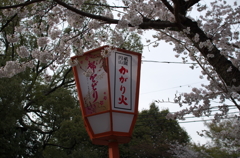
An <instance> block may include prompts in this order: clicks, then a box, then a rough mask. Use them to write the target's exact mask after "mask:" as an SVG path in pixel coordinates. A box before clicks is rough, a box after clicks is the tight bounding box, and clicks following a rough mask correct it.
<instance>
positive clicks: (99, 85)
mask: <svg viewBox="0 0 240 158" xmlns="http://www.w3.org/2000/svg"><path fill="white" fill-rule="evenodd" d="M78 60H79V66H78V71H79V72H78V74H79V80H80V81H81V82H82V83H84V84H81V92H82V100H83V104H84V107H85V109H84V111H85V114H86V115H90V114H94V113H98V112H102V111H106V110H108V109H109V104H110V103H109V99H108V88H107V86H106V85H107V83H108V81H107V73H106V71H105V70H104V68H103V67H104V62H103V60H102V57H101V54H100V53H98V52H96V53H92V54H88V55H85V56H81V57H79V58H78Z"/></svg>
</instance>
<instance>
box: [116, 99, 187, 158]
mask: <svg viewBox="0 0 240 158" xmlns="http://www.w3.org/2000/svg"><path fill="white" fill-rule="evenodd" d="M167 114H168V110H162V111H160V110H159V108H158V107H157V106H156V105H155V103H152V104H151V105H150V109H149V110H143V111H142V112H140V113H139V116H138V119H137V122H136V126H135V128H134V133H133V138H132V140H131V142H130V143H129V144H124V145H122V146H121V149H122V151H121V157H126V158H127V157H131V158H135V157H136V158H137V157H139V158H143V157H146V158H157V157H165V158H166V157H172V156H173V155H171V153H170V152H169V149H170V147H171V143H175V142H178V143H179V144H185V143H188V142H189V136H188V134H187V133H186V131H184V130H183V129H182V128H181V127H180V126H179V124H178V123H177V121H175V120H167V119H166V118H165V116H166V115H167Z"/></svg>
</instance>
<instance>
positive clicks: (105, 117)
mask: <svg viewBox="0 0 240 158" xmlns="http://www.w3.org/2000/svg"><path fill="white" fill-rule="evenodd" d="M87 118H88V121H89V123H90V126H91V127H92V130H93V133H94V134H99V133H104V132H108V131H110V130H111V128H110V114H109V113H103V114H98V115H93V116H89V117H87Z"/></svg>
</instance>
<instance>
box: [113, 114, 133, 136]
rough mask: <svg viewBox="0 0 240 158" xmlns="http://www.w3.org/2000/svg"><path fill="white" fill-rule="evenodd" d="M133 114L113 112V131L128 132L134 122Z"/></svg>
mask: <svg viewBox="0 0 240 158" xmlns="http://www.w3.org/2000/svg"><path fill="white" fill-rule="evenodd" d="M133 116H134V115H133V114H125V113H118V112H113V113H112V119H113V131H115V132H126V133H128V132H129V130H130V127H131V124H132V120H133Z"/></svg>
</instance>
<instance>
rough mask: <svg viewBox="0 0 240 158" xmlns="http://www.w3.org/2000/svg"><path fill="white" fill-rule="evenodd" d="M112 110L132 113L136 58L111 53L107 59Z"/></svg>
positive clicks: (125, 54) (134, 96)
mask: <svg viewBox="0 0 240 158" xmlns="http://www.w3.org/2000/svg"><path fill="white" fill-rule="evenodd" d="M108 62H109V76H110V84H111V86H110V87H111V94H112V95H111V101H112V109H113V110H119V111H127V112H134V110H135V98H136V83H137V72H138V71H137V70H138V67H137V66H138V62H139V61H138V56H137V55H133V54H127V53H124V52H119V51H116V52H112V53H111V55H110V56H109V57H108Z"/></svg>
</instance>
